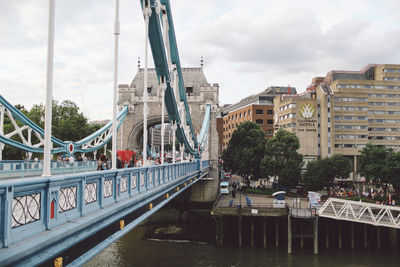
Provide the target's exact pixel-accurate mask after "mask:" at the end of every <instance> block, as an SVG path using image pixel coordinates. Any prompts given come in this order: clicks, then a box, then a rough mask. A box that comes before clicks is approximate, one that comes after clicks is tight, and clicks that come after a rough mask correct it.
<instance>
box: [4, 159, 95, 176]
mask: <svg viewBox="0 0 400 267" xmlns="http://www.w3.org/2000/svg"><path fill="white" fill-rule="evenodd" d="M50 165H51V172H52V174H53V175H58V174H67V173H77V172H86V171H94V170H96V168H97V161H95V160H91V161H75V162H74V163H73V164H70V163H67V162H58V161H52V162H51V164H50ZM42 173H43V163H42V162H35V161H33V160H29V161H24V160H3V161H0V180H3V179H10V178H25V177H32V176H40V175H41V174H42Z"/></svg>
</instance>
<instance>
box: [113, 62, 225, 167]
mask: <svg viewBox="0 0 400 267" xmlns="http://www.w3.org/2000/svg"><path fill="white" fill-rule="evenodd" d="M148 73H149V78H148V84H149V85H148V86H149V87H148V88H147V90H148V92H149V97H148V110H149V114H148V122H147V125H148V128H150V127H152V126H155V125H157V124H161V101H162V100H161V89H160V87H159V85H158V80H157V75H156V71H155V69H151V68H150V69H148ZM182 74H183V80H184V84H185V86H186V96H187V100H188V104H189V108H190V114H191V116H192V122H193V127H194V130H195V132H196V134H198V133H199V132H200V129H201V126H202V123H203V117H204V114H205V107H206V105H207V104H210V105H211V122H210V123H211V125H210V134H209V137H208V151H207V152H208V155H207V156H208V159H210V160H212V161H214V162H213V165H214V166H215V164H216V163H217V161H218V133H217V125H216V115H217V109H218V102H219V100H218V97H219V86H218V84H213V85H211V84H209V83H208V82H207V79H206V77H205V75H204V73H203V68H202V67H200V68H182ZM143 87H144V69H143V68H140V67H139V68H138V72H137V73H136V75H135V77H134V78H133V81H132V82H131V84H129V85H128V84H120V85H119V86H118V108H119V110H121V109H122V107H123V106H125V105H127V106H128V107H129V113H128V115H127V117H126V119H125V121H124V123H123V125H122V129H121V128H120V129H119V132H118V139H119V140H118V143H117V144H122V149H124V150H125V149H126V150H134V151H135V152H137V153H140V152H141V148H140V147H139V145H140V143H141V139H142V135H143ZM165 114H166V117H165V122H168V121H169V120H168V115H167V111H165ZM121 131H122V134H121ZM121 138H122V143H121ZM119 146H120V145H119Z"/></svg>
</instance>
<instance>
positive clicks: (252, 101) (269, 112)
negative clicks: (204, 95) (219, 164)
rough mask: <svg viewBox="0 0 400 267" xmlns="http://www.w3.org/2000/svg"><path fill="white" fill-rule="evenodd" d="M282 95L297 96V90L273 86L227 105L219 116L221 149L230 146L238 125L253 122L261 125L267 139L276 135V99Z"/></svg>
mask: <svg viewBox="0 0 400 267" xmlns="http://www.w3.org/2000/svg"><path fill="white" fill-rule="evenodd" d="M280 94H296V88H294V87H290V86H289V87H288V86H286V87H283V86H272V87H268V88H267V89H266V90H264V91H263V92H261V93H259V94H256V95H251V96H249V97H246V98H244V99H242V100H240V101H239V102H238V103H235V104H233V105H226V106H224V107H223V108H222V109H221V112H220V114H219V122H217V129H219V131H218V132H219V140H220V144H219V149H220V154H221V152H222V149H224V148H226V147H227V146H228V143H229V140H230V139H231V136H232V133H233V132H234V131H235V129H236V128H237V127H238V125H239V124H240V123H242V122H245V121H253V122H255V123H257V124H258V125H260V127H261V129H263V131H264V132H265V135H266V137H267V138H270V137H272V136H273V134H274V98H275V96H276V95H280Z"/></svg>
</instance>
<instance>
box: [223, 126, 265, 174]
mask: <svg viewBox="0 0 400 267" xmlns="http://www.w3.org/2000/svg"><path fill="white" fill-rule="evenodd" d="M265 142H266V138H265V133H264V131H263V130H262V129H261V128H260V126H259V125H258V124H256V123H254V122H250V121H246V122H243V123H241V124H239V126H238V127H237V129H236V130H235V131H234V132H233V134H232V138H231V139H230V141H229V143H228V147H227V148H226V149H225V150H224V151H223V153H222V160H223V161H224V169H225V170H229V171H231V172H232V173H234V174H237V175H240V176H242V177H244V178H246V179H248V181H250V180H256V179H259V178H260V174H261V173H260V161H261V159H262V158H263V157H264V147H265Z"/></svg>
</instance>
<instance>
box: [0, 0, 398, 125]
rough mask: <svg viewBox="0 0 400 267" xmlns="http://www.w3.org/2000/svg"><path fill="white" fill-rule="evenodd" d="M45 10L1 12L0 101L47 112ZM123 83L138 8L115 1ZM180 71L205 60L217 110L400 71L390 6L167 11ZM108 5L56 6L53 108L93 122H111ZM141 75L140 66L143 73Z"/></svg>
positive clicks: (138, 40) (138, 53) (41, 5)
mask: <svg viewBox="0 0 400 267" xmlns="http://www.w3.org/2000/svg"><path fill="white" fill-rule="evenodd" d="M47 4H48V2H46V1H28V0H16V1H1V2H0V34H1V36H3V37H5V38H1V39H0V58H1V62H0V93H1V94H2V95H3V96H4V97H5V98H6V99H8V100H9V101H10V102H12V103H13V104H23V105H25V106H27V107H30V106H31V105H32V104H36V103H40V102H44V94H45V81H46V77H45V75H46V51H47V50H46V49H47V48H46V47H47V13H48V6H47ZM120 5H121V13H120V21H121V35H120V43H119V48H120V50H119V55H120V56H119V62H120V64H119V83H130V82H131V80H132V78H133V76H134V75H135V74H136V71H137V58H138V57H141V58H142V61H143V57H144V56H143V55H144V23H143V16H142V14H141V9H140V2H139V1H121V4H120ZM171 5H172V12H173V19H174V24H175V31H176V36H177V42H178V47H179V52H180V58H181V63H182V66H183V67H190V66H199V64H200V57H201V56H204V58H205V68H204V71H205V74H206V77H207V79H208V81H209V82H210V83H219V84H220V103H221V104H223V103H233V102H236V101H238V100H240V99H241V98H243V97H246V96H247V95H249V94H254V93H258V92H260V91H261V90H263V89H265V88H266V87H268V86H272V85H284V86H286V85H289V84H290V85H291V86H295V87H296V88H297V89H298V91H303V90H304V89H305V87H306V86H307V85H308V84H309V83H310V81H311V79H312V78H313V77H315V76H321V75H322V76H323V75H325V74H326V73H327V72H328V71H330V70H332V69H348V70H359V69H360V68H361V67H362V66H364V65H366V64H368V63H400V54H399V53H397V50H398V48H399V47H400V46H399V45H400V34H399V33H400V26H399V24H398V14H399V11H400V2H399V1H396V0H383V1H379V3H378V2H377V1H373V0H351V1H348V0H335V1H330V0H321V1H314V0H304V1H297V2H294V1H290V0H281V1H265V0H254V1H239V0H231V1H227V0H221V1H214V0H203V1H194V0H175V1H171ZM113 23H114V1H107V0H96V1H94V0H91V1H78V0H70V1H65V0H64V1H61V0H60V1H56V37H55V71H54V98H55V99H57V100H64V99H70V100H72V101H74V102H76V103H77V104H78V106H80V107H81V110H82V111H83V112H84V113H85V115H86V116H88V117H89V118H90V119H105V118H111V110H112V86H113V53H114V52H113V49H114V36H113ZM142 65H143V64H142Z"/></svg>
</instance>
